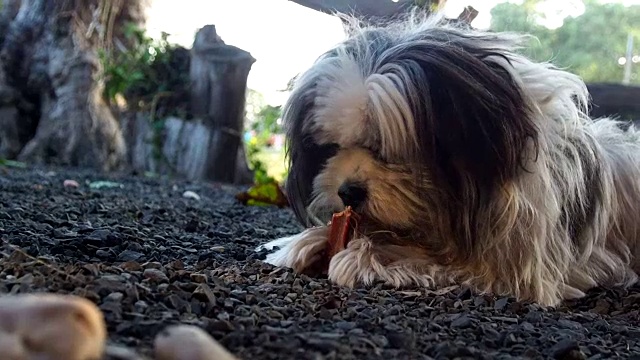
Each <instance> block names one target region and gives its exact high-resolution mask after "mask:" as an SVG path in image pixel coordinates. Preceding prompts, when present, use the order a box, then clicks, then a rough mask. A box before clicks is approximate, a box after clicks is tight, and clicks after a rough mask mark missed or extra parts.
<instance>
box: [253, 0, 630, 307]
mask: <svg viewBox="0 0 640 360" xmlns="http://www.w3.org/2000/svg"><path fill="white" fill-rule="evenodd" d="M342 17H343V19H346V20H347V24H348V27H347V29H348V32H347V34H348V36H347V38H346V39H345V40H344V41H342V42H341V43H339V44H338V45H336V46H335V47H334V48H332V49H330V50H328V51H327V52H326V53H324V54H323V55H321V56H320V57H319V58H318V59H317V60H316V62H315V63H314V64H313V65H312V66H311V67H310V68H309V69H308V70H307V71H306V72H304V73H303V74H301V75H300V76H299V77H298V78H297V79H296V81H295V84H294V86H293V89H292V91H291V93H290V97H289V99H288V100H287V102H286V103H285V105H284V107H283V122H284V127H285V132H286V134H285V135H286V152H287V158H288V165H289V175H288V177H287V179H286V183H285V191H286V193H287V196H288V198H289V201H290V204H291V208H292V210H293V212H294V213H295V215H296V218H297V219H298V220H299V221H300V223H301V224H302V225H304V226H305V230H304V231H302V232H301V233H299V234H296V235H293V236H289V237H285V238H280V239H276V240H273V241H271V242H268V243H266V244H264V245H262V246H259V247H258V248H257V249H256V250H259V251H263V249H267V250H269V251H273V252H271V253H269V254H268V255H267V257H266V260H265V261H266V262H267V263H270V264H273V265H275V266H280V267H289V268H292V269H293V270H294V271H296V272H299V273H304V272H308V271H311V270H310V269H316V268H318V264H319V263H320V262H321V261H322V257H323V256H324V255H323V254H324V251H325V248H326V246H327V239H328V232H329V228H328V226H327V223H328V221H329V220H330V219H331V215H332V214H333V213H335V212H337V211H342V210H344V208H345V206H350V207H351V208H352V209H353V210H354V211H355V212H357V213H358V214H359V215H360V216H361V217H360V223H359V229H360V230H361V231H359V232H358V233H357V234H356V235H355V237H354V238H353V239H352V240H351V241H350V242H349V243H348V246H347V247H346V248H345V249H344V250H342V251H340V252H339V253H338V254H337V255H335V256H334V257H333V258H332V259H331V260H330V263H329V266H328V270H327V271H326V275H327V276H328V278H329V280H330V281H332V282H333V283H335V284H338V285H342V286H346V287H355V286H368V285H371V284H374V283H376V282H384V283H386V284H389V285H391V286H394V287H398V288H399V287H415V286H419V287H426V288H429V289H434V288H438V287H442V286H449V285H452V284H459V285H467V286H470V287H471V288H472V289H474V290H475V291H477V292H479V293H485V294H493V295H495V296H510V297H514V298H516V299H517V300H519V301H530V302H535V303H538V304H540V305H543V306H557V305H558V304H559V303H561V302H562V301H564V300H567V299H577V298H580V297H583V296H585V293H586V291H588V290H589V289H592V288H594V287H599V286H605V287H617V286H623V287H626V286H630V285H632V284H634V283H635V282H637V281H638V273H639V272H640V134H639V133H638V132H637V131H636V130H635V128H634V127H629V126H627V125H625V124H624V123H622V122H621V121H619V120H618V119H615V118H613V117H611V118H599V119H592V118H590V116H589V114H588V112H589V110H590V106H591V105H590V103H589V100H590V99H589V94H588V91H587V89H586V86H585V84H584V82H583V81H582V79H581V78H580V77H578V76H576V75H574V74H572V73H570V72H568V71H565V70H563V69H561V68H559V67H557V66H554V65H553V64H551V63H549V62H535V61H532V60H531V59H529V58H527V57H526V56H524V55H522V54H521V53H522V52H521V51H519V50H521V49H522V48H523V44H524V43H525V40H528V39H531V37H529V36H528V35H521V34H514V33H508V32H500V33H494V32H491V31H488V30H487V31H485V30H479V29H474V28H471V27H470V26H464V25H460V24H454V23H451V22H448V21H446V19H444V17H443V16H441V15H426V14H423V13H419V12H415V11H414V12H413V13H411V14H410V15H409V16H407V17H405V18H403V19H401V20H394V21H391V22H389V23H387V24H384V25H366V24H363V23H362V22H360V21H358V19H355V18H350V17H348V16H344V15H343V16H342Z"/></svg>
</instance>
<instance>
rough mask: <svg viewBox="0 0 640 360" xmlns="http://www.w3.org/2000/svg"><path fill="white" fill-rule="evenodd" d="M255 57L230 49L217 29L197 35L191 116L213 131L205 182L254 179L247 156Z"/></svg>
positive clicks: (191, 71)
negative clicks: (247, 108)
mask: <svg viewBox="0 0 640 360" xmlns="http://www.w3.org/2000/svg"><path fill="white" fill-rule="evenodd" d="M254 62H255V59H254V58H253V57H252V56H251V55H250V54H249V53H248V52H246V51H244V50H241V49H239V48H237V47H235V46H231V45H226V44H225V43H224V42H223V41H222V40H221V39H220V37H219V36H218V35H217V33H216V28H215V26H214V25H207V26H205V27H203V28H202V29H200V30H199V31H198V33H197V34H196V38H195V41H194V44H193V49H192V54H191V66H190V78H191V113H192V114H193V116H194V117H196V118H200V119H203V123H204V125H205V126H206V127H208V128H209V129H210V130H211V138H210V139H209V147H208V154H207V161H206V162H205V168H204V169H203V174H204V178H205V179H207V180H211V181H220V182H226V183H245V182H246V181H247V178H251V177H250V171H249V169H248V167H247V161H246V158H245V156H244V148H243V146H244V145H243V142H242V133H243V128H244V126H243V125H244V115H245V99H246V90H247V77H248V76H249V71H250V70H251V66H252V65H253V63H254Z"/></svg>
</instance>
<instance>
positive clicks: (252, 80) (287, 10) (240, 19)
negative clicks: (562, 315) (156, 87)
mask: <svg viewBox="0 0 640 360" xmlns="http://www.w3.org/2000/svg"><path fill="white" fill-rule="evenodd" d="M379 1H385V0H379ZM387 1H389V0H387ZM504 1H505V0H475V1H472V0H447V3H446V5H445V8H444V12H445V15H446V16H449V17H457V16H458V15H459V14H460V12H462V9H463V8H464V7H465V6H467V5H470V4H471V5H473V7H474V8H475V9H477V10H478V11H479V15H478V17H477V18H476V19H475V20H474V22H473V25H474V26H476V27H479V28H487V27H488V26H489V24H490V21H491V16H490V13H489V12H490V10H491V8H492V7H493V6H495V5H496V4H498V3H501V2H504ZM506 1H511V2H514V3H521V2H522V1H521V0H506ZM601 1H603V2H622V3H624V4H625V5H631V4H640V0H601ZM150 3H151V6H150V8H149V9H148V21H147V29H148V31H149V34H150V35H151V36H158V35H159V34H160V32H161V31H165V32H167V33H169V34H171V37H170V38H169V40H170V41H171V42H174V43H178V44H181V45H183V46H185V47H187V48H189V47H191V44H192V43H193V36H194V34H195V32H196V31H197V30H198V29H199V28H201V27H202V26H204V25H207V24H213V25H215V26H216V29H217V31H218V35H220V37H221V38H222V39H223V40H224V41H225V43H227V44H230V45H234V46H237V47H239V48H241V49H244V50H246V51H248V52H250V53H251V55H252V56H253V57H254V58H255V59H256V62H255V63H254V64H253V67H252V68H251V72H250V73H249V79H248V86H249V88H251V89H254V90H257V91H259V92H261V93H262V94H263V95H264V96H265V100H266V101H267V102H268V103H270V104H272V105H279V104H281V103H282V102H283V101H284V100H285V99H286V94H285V93H281V92H278V90H280V89H283V88H285V86H286V85H287V82H288V81H289V79H291V78H292V77H294V76H295V75H296V74H298V73H299V72H302V71H304V70H305V69H306V68H307V67H308V66H309V65H310V64H311V63H312V62H313V61H314V60H315V59H316V57H317V56H318V55H320V54H321V53H323V52H324V51H325V50H327V49H329V48H330V47H331V46H333V45H334V44H336V43H338V42H339V41H341V40H342V39H343V38H344V33H343V31H342V24H341V23H340V21H339V20H338V19H336V18H334V17H332V16H330V15H327V14H323V13H320V12H317V11H314V10H311V9H308V8H305V7H303V6H300V5H298V4H295V3H293V2H291V1H288V0H182V1H180V2H179V1H175V0H150ZM542 10H543V11H544V12H545V14H546V15H547V19H548V23H547V24H546V25H547V26H549V27H557V26H560V25H561V24H562V19H563V18H564V17H566V16H567V15H574V16H575V15H579V14H580V13H581V12H582V11H584V8H583V6H582V1H580V0H549V1H546V2H545V5H544V7H543V9H542Z"/></svg>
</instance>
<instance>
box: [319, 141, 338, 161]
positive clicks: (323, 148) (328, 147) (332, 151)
mask: <svg viewBox="0 0 640 360" xmlns="http://www.w3.org/2000/svg"><path fill="white" fill-rule="evenodd" d="M338 150H340V146H339V145H338V144H333V143H331V144H323V145H319V146H318V149H317V151H318V157H320V158H323V159H329V158H332V157H334V156H335V155H336V154H337V153H338Z"/></svg>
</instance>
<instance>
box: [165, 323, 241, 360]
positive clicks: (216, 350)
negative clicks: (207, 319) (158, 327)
mask: <svg viewBox="0 0 640 360" xmlns="http://www.w3.org/2000/svg"><path fill="white" fill-rule="evenodd" d="M154 347H155V355H156V360H237V358H236V357H235V356H233V355H232V354H231V353H230V352H229V351H227V350H226V349H225V348H224V347H222V345H220V344H219V343H218V342H217V341H215V339H213V338H212V337H211V336H210V335H209V334H207V333H206V332H205V331H204V330H202V329H201V328H199V327H197V326H193V325H173V326H170V327H168V328H166V329H165V330H163V331H161V332H160V333H159V334H158V336H156V339H155V344H154Z"/></svg>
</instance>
